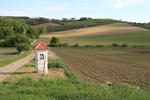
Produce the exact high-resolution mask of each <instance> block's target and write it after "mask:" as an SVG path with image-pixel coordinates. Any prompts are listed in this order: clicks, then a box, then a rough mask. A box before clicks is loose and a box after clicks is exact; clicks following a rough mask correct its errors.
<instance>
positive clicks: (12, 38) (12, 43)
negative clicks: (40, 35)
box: [4, 34, 30, 47]
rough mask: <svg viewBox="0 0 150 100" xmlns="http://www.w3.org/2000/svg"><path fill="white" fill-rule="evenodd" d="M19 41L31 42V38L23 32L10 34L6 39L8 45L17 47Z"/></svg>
mask: <svg viewBox="0 0 150 100" xmlns="http://www.w3.org/2000/svg"><path fill="white" fill-rule="evenodd" d="M19 43H26V44H30V39H29V38H28V37H27V36H25V35H22V34H17V35H10V36H8V37H7V38H6V39H5V40H4V45H5V46H7V47H15V46H16V45H17V44H19Z"/></svg>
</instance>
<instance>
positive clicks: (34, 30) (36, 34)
mask: <svg viewBox="0 0 150 100" xmlns="http://www.w3.org/2000/svg"><path fill="white" fill-rule="evenodd" d="M27 36H29V37H30V38H32V39H36V38H38V37H39V30H38V29H37V28H35V27H29V28H28V29H27Z"/></svg>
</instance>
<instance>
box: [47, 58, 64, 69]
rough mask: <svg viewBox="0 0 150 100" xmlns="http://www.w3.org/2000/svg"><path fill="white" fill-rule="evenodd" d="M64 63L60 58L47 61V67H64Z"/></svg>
mask: <svg viewBox="0 0 150 100" xmlns="http://www.w3.org/2000/svg"><path fill="white" fill-rule="evenodd" d="M64 67H65V64H64V62H63V61H61V60H58V59H57V60H52V61H48V68H64Z"/></svg>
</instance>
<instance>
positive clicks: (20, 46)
mask: <svg viewBox="0 0 150 100" xmlns="http://www.w3.org/2000/svg"><path fill="white" fill-rule="evenodd" d="M16 48H17V50H18V52H19V53H20V52H22V51H27V50H29V49H30V45H29V44H27V43H20V44H17V45H16Z"/></svg>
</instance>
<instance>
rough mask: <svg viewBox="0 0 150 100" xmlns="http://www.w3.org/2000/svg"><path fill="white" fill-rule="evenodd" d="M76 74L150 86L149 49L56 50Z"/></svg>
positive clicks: (103, 80)
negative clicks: (149, 84) (148, 84)
mask: <svg viewBox="0 0 150 100" xmlns="http://www.w3.org/2000/svg"><path fill="white" fill-rule="evenodd" d="M53 50H54V51H55V52H56V54H57V55H58V56H59V57H60V58H62V59H63V60H64V61H65V63H67V64H68V66H69V67H70V68H71V69H72V71H73V72H75V73H76V74H78V75H79V76H81V77H84V78H86V79H88V80H91V81H94V82H98V83H104V82H107V81H109V82H119V83H128V84H132V85H134V84H141V83H148V82H150V52H149V51H150V49H113V48H109V49H108V48H55V49H53Z"/></svg>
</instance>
